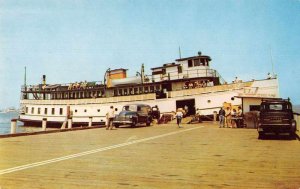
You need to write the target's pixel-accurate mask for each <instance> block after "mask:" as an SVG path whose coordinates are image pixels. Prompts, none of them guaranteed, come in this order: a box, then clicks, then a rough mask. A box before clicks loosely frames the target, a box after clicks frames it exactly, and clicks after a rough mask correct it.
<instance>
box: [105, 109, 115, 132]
mask: <svg viewBox="0 0 300 189" xmlns="http://www.w3.org/2000/svg"><path fill="white" fill-rule="evenodd" d="M114 117H115V110H114V107H113V106H111V107H110V109H109V110H108V112H107V113H106V119H107V125H106V130H108V129H110V130H112V128H113V123H112V122H113V120H114Z"/></svg>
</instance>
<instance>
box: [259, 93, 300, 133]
mask: <svg viewBox="0 0 300 189" xmlns="http://www.w3.org/2000/svg"><path fill="white" fill-rule="evenodd" d="M296 124H297V123H296V121H295V120H294V114H293V106H292V103H291V102H290V99H267V100H264V99H263V100H262V102H261V104H260V114H259V124H258V128H257V131H258V135H259V136H258V138H259V139H262V138H263V137H264V136H265V134H267V133H273V134H276V135H279V134H280V133H288V134H289V135H290V136H291V137H293V136H295V134H296V130H297V125H296Z"/></svg>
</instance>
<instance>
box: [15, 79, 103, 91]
mask: <svg viewBox="0 0 300 189" xmlns="http://www.w3.org/2000/svg"><path fill="white" fill-rule="evenodd" d="M102 85H103V83H102V81H89V82H86V81H85V82H75V83H63V84H46V85H43V84H38V85H26V86H25V85H22V86H21V91H27V92H30V91H32V92H39V91H41V90H47V91H51V90H56V89H60V90H79V89H92V88H97V87H100V86H102Z"/></svg>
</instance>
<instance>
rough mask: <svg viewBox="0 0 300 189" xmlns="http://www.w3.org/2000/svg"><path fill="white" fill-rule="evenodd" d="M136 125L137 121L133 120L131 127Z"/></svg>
mask: <svg viewBox="0 0 300 189" xmlns="http://www.w3.org/2000/svg"><path fill="white" fill-rule="evenodd" d="M136 124H137V122H136V120H135V119H134V120H132V123H131V127H135V126H136Z"/></svg>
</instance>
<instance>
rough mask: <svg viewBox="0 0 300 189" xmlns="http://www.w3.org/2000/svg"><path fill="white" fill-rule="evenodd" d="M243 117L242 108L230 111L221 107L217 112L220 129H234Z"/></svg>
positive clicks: (228, 108)
mask: <svg viewBox="0 0 300 189" xmlns="http://www.w3.org/2000/svg"><path fill="white" fill-rule="evenodd" d="M242 116H243V111H242V108H241V107H240V106H239V107H238V109H237V110H236V109H234V108H233V109H231V108H230V107H227V108H226V109H225V110H224V109H223V108H222V107H221V109H220V111H219V122H220V126H219V127H220V128H222V127H227V128H236V127H239V125H240V124H241V119H242Z"/></svg>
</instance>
